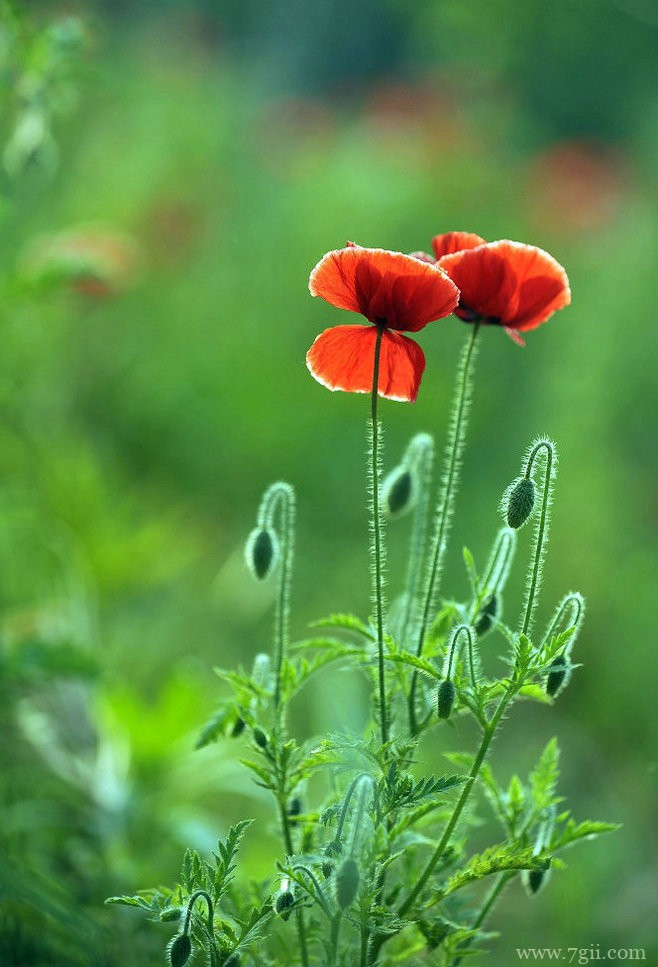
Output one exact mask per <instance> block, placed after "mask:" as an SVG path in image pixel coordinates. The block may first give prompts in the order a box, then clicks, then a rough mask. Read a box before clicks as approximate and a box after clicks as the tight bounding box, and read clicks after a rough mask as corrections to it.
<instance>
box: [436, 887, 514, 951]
mask: <svg viewBox="0 0 658 967" xmlns="http://www.w3.org/2000/svg"><path fill="white" fill-rule="evenodd" d="M517 875H518V874H517V871H516V870H506V871H505V872H504V873H501V874H500V875H499V876H498V878H497V879H496V882H495V883H494V885H493V886H492V887H491V889H490V890H489V892H488V893H487V895H486V897H485V898H484V901H483V903H482V906H481V907H480V909H479V911H478V914H477V916H476V917H475V919H474V921H473V923H472V924H471V930H479V929H480V927H481V926H482V924H483V923H484V921H485V920H486V919H487V917H488V916H489V914H490V913H491V909H492V907H493V906H494V904H495V903H496V901H497V900H498V897H499V896H500V894H501V893H502V892H503V890H504V888H505V887H506V886H507V884H508V883H509V881H510V880H512V879H514V877H515V876H517ZM473 939H474V938H473V937H468V938H467V939H466V940H464V942H463V943H462V944H460V946H459V952H458V953H457V955H456V956H455V957H453V959H452V960H451V961H450V964H449V967H459V964H461V962H462V959H463V957H464V954H465V953H466V951H467V950H468V948H469V947H470V946H471V943H472V942H473Z"/></svg>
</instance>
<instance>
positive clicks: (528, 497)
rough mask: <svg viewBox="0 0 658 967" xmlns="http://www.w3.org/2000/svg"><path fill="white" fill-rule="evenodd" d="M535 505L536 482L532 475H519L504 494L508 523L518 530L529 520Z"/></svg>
mask: <svg viewBox="0 0 658 967" xmlns="http://www.w3.org/2000/svg"><path fill="white" fill-rule="evenodd" d="M534 505H535V484H534V481H533V480H532V478H531V477H519V479H518V480H516V481H515V482H514V483H513V484H512V485H511V487H509V488H508V490H507V491H506V492H505V495H504V496H503V507H504V511H505V516H506V518H507V524H508V526H509V527H512V528H514V530H518V528H519V527H522V526H523V524H525V522H526V521H527V519H528V518H529V517H530V514H531V513H532V508H533V507H534Z"/></svg>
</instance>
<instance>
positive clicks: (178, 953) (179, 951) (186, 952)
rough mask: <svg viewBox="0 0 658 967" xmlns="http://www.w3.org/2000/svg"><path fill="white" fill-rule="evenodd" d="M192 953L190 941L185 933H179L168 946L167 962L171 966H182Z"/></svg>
mask: <svg viewBox="0 0 658 967" xmlns="http://www.w3.org/2000/svg"><path fill="white" fill-rule="evenodd" d="M191 953H192V941H191V940H190V938H189V935H188V934H186V933H179V934H178V936H177V937H174V939H173V940H172V942H171V945H170V947H169V963H170V964H171V967H184V965H185V964H186V963H187V962H188V960H189V959H190V955H191Z"/></svg>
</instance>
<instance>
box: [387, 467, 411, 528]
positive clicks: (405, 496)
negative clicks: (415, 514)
mask: <svg viewBox="0 0 658 967" xmlns="http://www.w3.org/2000/svg"><path fill="white" fill-rule="evenodd" d="M414 491H415V487H414V478H413V476H412V474H411V472H410V471H409V470H407V468H406V467H405V466H400V467H396V468H395V470H392V471H391V472H390V473H389V474H388V476H387V477H385V478H384V481H383V482H382V506H383V508H384V511H385V513H386V515H387V516H388V517H401V516H402V515H403V514H405V513H406V512H407V511H408V510H411V508H412V507H413V503H414V498H415V492H414Z"/></svg>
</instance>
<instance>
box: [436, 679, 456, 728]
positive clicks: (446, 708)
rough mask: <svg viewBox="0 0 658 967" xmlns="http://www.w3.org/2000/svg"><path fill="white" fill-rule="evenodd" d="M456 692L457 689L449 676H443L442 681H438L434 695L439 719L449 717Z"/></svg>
mask: <svg viewBox="0 0 658 967" xmlns="http://www.w3.org/2000/svg"><path fill="white" fill-rule="evenodd" d="M456 694H457V689H456V688H455V686H454V683H453V681H452V680H451V679H450V678H444V679H443V681H442V682H439V688H438V692H437V696H436V711H437V714H438V716H439V718H440V719H448V718H450V713H451V712H452V706H453V705H454V702H455V695H456Z"/></svg>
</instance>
